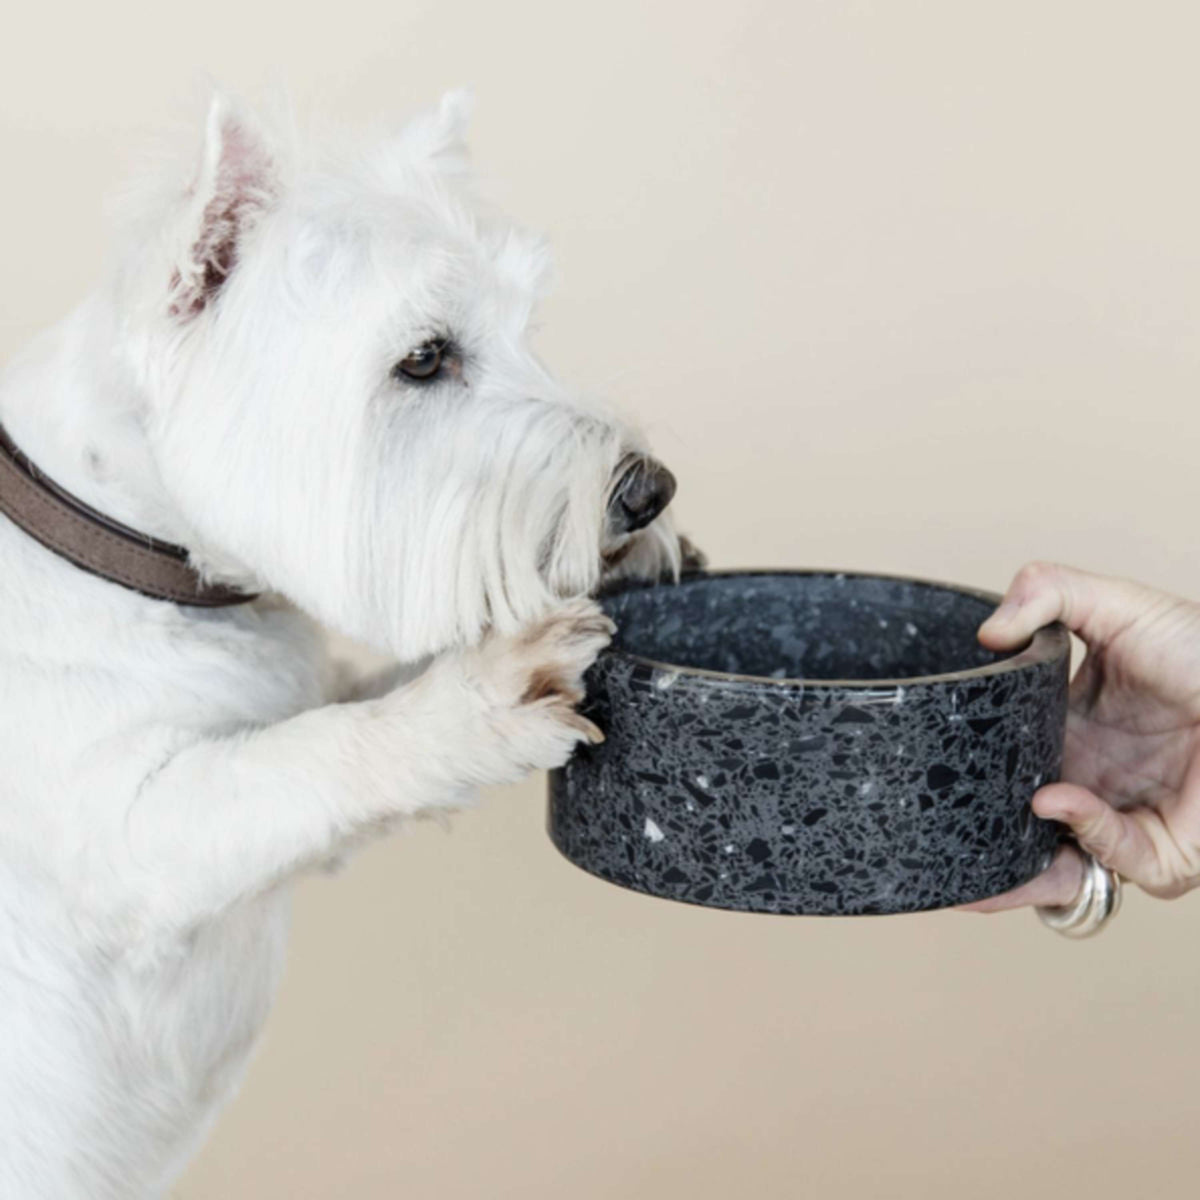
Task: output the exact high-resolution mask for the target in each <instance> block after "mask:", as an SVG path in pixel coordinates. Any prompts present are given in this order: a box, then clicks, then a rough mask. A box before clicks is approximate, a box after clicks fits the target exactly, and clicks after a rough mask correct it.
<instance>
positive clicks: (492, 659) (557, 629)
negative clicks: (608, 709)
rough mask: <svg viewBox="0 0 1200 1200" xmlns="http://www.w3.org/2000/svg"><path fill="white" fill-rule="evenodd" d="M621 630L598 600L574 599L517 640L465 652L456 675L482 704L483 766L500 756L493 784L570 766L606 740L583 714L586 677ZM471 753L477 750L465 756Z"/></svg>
mask: <svg viewBox="0 0 1200 1200" xmlns="http://www.w3.org/2000/svg"><path fill="white" fill-rule="evenodd" d="M614 631H615V626H614V625H613V623H612V621H610V620H609V619H608V617H606V616H605V615H604V613H603V612H601V611H600V608H599V606H598V605H596V603H595V602H594V601H592V600H587V599H578V600H570V601H567V602H566V603H564V604H562V605H561V606H560V607H558V608H557V609H555V610H554V611H553V612H551V613H550V614H549V615H548V616H547V617H546V618H544V619H543V620H541V621H539V622H538V623H537V624H536V625H533V626H531V627H530V628H528V629H526V630H523V631H522V632H520V633H518V634H515V635H512V636H500V635H493V636H491V637H488V638H487V639H485V640H484V642H483V643H482V644H481V645H480V646H478V647H476V648H474V649H471V650H465V651H460V652H459V653H458V654H457V655H456V656H455V658H456V662H455V669H456V670H457V671H458V672H459V673H460V678H461V680H462V682H464V683H465V684H467V686H468V688H469V689H470V691H471V693H472V694H473V695H474V696H475V697H476V698H477V706H478V714H477V715H478V718H479V723H480V726H481V728H480V734H479V736H480V740H481V741H482V742H485V743H489V745H486V746H485V745H478V746H477V750H476V752H477V753H479V754H480V764H481V765H483V764H484V763H485V762H487V761H488V760H489V759H490V758H491V757H492V756H494V755H498V759H499V760H500V761H496V762H495V763H494V765H493V769H492V770H491V771H490V772H489V775H490V778H489V780H488V781H489V782H507V781H509V780H512V779H516V778H520V777H521V776H522V775H525V774H526V773H528V772H529V771H531V770H537V769H544V770H550V769H553V768H554V767H559V766H562V764H563V763H565V762H566V761H567V759H568V758H570V756H571V754H572V752H573V751H574V749H575V746H576V745H577V744H578V743H579V742H582V741H588V742H593V743H596V742H601V741H603V740H604V735H603V734H602V733H601V732H600V730H599V729H598V728H597V727H596V726H595V725H594V724H593V723H592V722H591V721H589V720H588V719H587V718H586V717H584V716H583V715H581V714H580V713H579V712H577V711H576V705H578V704H579V702H580V701H581V700H582V699H583V695H584V687H583V676H584V673H585V672H586V671H587V669H588V667H590V666H591V665H592V663H593V662H594V661H595V659H596V656H597V655H598V654H599V653H600V651H601V650H603V649H604V647H605V646H607V645H608V643H609V641H610V640H611V638H612V635H613V633H614ZM465 752H466V753H467V754H471V753H472V750H471V749H470V748H467V749H466V751H465Z"/></svg>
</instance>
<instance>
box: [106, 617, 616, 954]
mask: <svg viewBox="0 0 1200 1200" xmlns="http://www.w3.org/2000/svg"><path fill="white" fill-rule="evenodd" d="M611 632H612V624H611V622H610V621H609V620H608V618H607V617H605V616H604V615H603V614H602V613H601V612H600V610H599V609H598V608H597V607H596V606H595V605H594V604H593V603H591V602H590V601H586V600H577V601H571V602H569V603H567V604H565V605H563V606H562V607H561V608H560V609H559V610H557V611H556V612H554V613H553V614H552V615H551V616H550V617H548V618H547V619H546V620H545V621H543V622H542V623H540V624H539V625H537V626H536V627H534V628H531V629H530V630H528V631H526V632H525V633H523V634H520V635H517V636H513V637H500V636H492V637H489V638H487V639H486V640H485V641H484V642H483V643H482V644H481V645H480V646H479V647H477V648H474V649H468V650H460V651H454V652H451V653H448V654H446V655H444V656H442V657H440V658H438V659H437V660H436V661H435V662H434V663H433V664H432V665H431V666H430V668H429V669H428V670H427V671H426V672H425V673H424V674H423V675H421V676H420V677H419V678H418V679H416V680H414V681H412V682H411V683H409V684H407V685H406V686H404V687H401V688H399V689H398V690H396V691H393V692H391V693H390V694H388V695H386V696H384V697H382V698H380V699H373V700H365V701H360V702H357V703H347V704H334V705H328V706H326V707H323V708H319V709H312V710H310V711H308V712H305V713H301V714H299V715H298V716H296V717H293V718H291V719H289V720H286V721H283V722H280V723H279V724H276V725H272V726H267V727H264V728H261V729H257V730H254V731H252V732H248V733H244V734H241V735H238V736H234V737H226V738H222V739H219V740H209V741H204V742H199V743H192V744H190V745H187V746H185V747H184V748H183V749H181V750H178V751H177V752H176V753H174V754H173V755H172V756H171V757H170V758H169V759H168V760H167V761H166V762H165V763H164V764H163V765H162V766H160V767H159V768H158V769H157V770H156V771H154V772H153V773H152V774H151V775H149V776H148V777H147V778H146V779H145V780H143V781H142V784H141V786H140V788H139V791H138V795H137V797H136V799H135V801H134V802H133V804H132V805H131V806H130V807H129V810H128V813H127V814H126V815H125V817H124V820H123V821H122V833H121V835H120V839H119V840H120V842H121V845H122V847H123V850H124V864H125V867H126V878H125V884H126V886H125V887H123V888H122V892H123V894H124V896H125V897H126V899H127V900H129V901H131V902H132V903H134V904H135V905H136V907H137V908H138V909H139V910H140V911H142V912H143V913H145V914H146V919H147V920H149V921H151V922H152V923H153V924H154V925H156V926H159V927H165V928H169V929H174V930H177V929H183V928H187V927H189V926H190V925H192V924H193V923H195V922H197V921H201V920H203V919H205V918H207V917H210V916H212V915H214V914H215V913H217V912H220V911H222V910H223V909H224V908H226V907H227V906H228V905H229V904H231V903H233V902H235V901H237V900H238V899H241V898H244V897H247V896H252V895H255V894H257V893H261V892H263V891H265V890H266V889H268V888H270V887H271V886H273V885H274V884H276V883H278V882H279V881H281V880H282V879H284V878H286V877H287V876H289V875H291V874H294V873H295V872H297V871H298V870H301V869H303V868H305V867H307V866H310V865H313V864H315V863H318V862H320V861H323V860H326V859H328V858H329V857H330V856H331V855H332V854H335V853H336V852H337V851H338V850H339V849H340V848H342V847H343V846H344V845H345V844H347V843H349V842H353V841H355V840H358V839H361V838H362V837H363V836H364V835H366V834H368V833H371V832H374V831H378V830H381V829H384V828H386V827H387V826H388V825H389V823H390V822H392V821H393V820H395V819H397V818H401V817H404V816H406V815H409V814H414V813H418V812H421V811H427V810H433V809H446V808H452V807H454V806H456V805H458V804H460V803H462V802H463V801H464V799H466V798H467V797H468V796H469V795H470V793H471V792H472V791H473V790H474V789H475V788H476V787H478V786H480V785H486V784H498V783H507V782H511V781H513V780H516V779H518V778H520V777H521V776H523V775H524V774H526V773H527V772H529V771H531V770H534V769H538V768H551V767H555V766H558V765H560V764H561V763H563V762H564V761H565V760H566V759H567V758H568V757H569V755H570V753H571V751H572V750H573V748H574V746H575V745H576V743H577V742H579V741H580V740H583V739H587V738H593V739H595V738H597V737H598V736H599V735H598V732H597V731H596V730H595V728H594V726H592V725H591V724H590V723H589V722H588V721H587V720H586V719H585V718H583V717H582V716H580V714H579V713H578V712H576V710H575V705H576V704H577V703H578V702H579V700H580V699H582V696H583V689H582V683H581V680H582V675H583V672H584V671H585V670H586V669H587V667H588V666H589V665H590V664H591V662H592V661H593V659H594V658H595V656H596V654H597V653H599V651H600V650H601V649H602V648H603V646H604V645H605V644H606V643H607V641H608V639H609V637H610V635H611ZM130 889H132V891H131V890H130Z"/></svg>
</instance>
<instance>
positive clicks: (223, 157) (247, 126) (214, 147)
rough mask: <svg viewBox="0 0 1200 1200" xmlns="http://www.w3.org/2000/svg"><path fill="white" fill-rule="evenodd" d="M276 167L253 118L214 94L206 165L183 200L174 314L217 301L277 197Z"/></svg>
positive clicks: (184, 315) (193, 313) (189, 313)
mask: <svg viewBox="0 0 1200 1200" xmlns="http://www.w3.org/2000/svg"><path fill="white" fill-rule="evenodd" d="M278 190H279V185H278V166H277V163H276V160H275V156H274V155H273V154H272V152H271V149H270V146H269V144H268V140H267V137H266V135H265V134H264V132H263V131H262V129H261V128H260V127H259V126H258V124H257V122H256V121H255V120H254V119H253V117H252V116H251V115H250V114H249V113H248V112H247V111H245V110H244V109H243V108H242V107H241V106H240V105H238V104H237V103H235V102H234V101H232V100H231V99H229V98H228V97H226V96H225V95H223V94H221V93H217V94H216V95H214V96H213V98H212V102H211V103H210V105H209V109H208V118H207V120H206V122H205V127H204V145H203V148H202V151H201V157H200V164H199V167H198V168H197V170H196V174H195V177H194V178H193V180H192V184H191V186H190V188H189V189H188V192H187V194H186V197H185V200H184V209H183V215H182V221H181V225H180V235H181V237H180V244H179V252H178V254H177V256H176V263H175V270H174V273H173V275H172V278H171V295H170V313H171V315H172V316H173V317H177V318H181V319H184V320H190V319H192V318H194V317H197V316H199V314H200V313H202V312H203V311H204V310H205V309H206V308H207V307H208V306H209V305H210V304H211V303H212V301H213V300H214V298H215V297H216V295H217V293H218V292H219V291H220V289H221V287H222V285H223V284H224V283H225V280H226V279H228V278H229V275H230V274H231V273H232V271H233V270H234V267H235V266H236V265H237V261H238V256H239V253H240V250H241V247H242V244H243V243H244V240H245V238H246V237H247V236H248V234H249V233H250V231H251V230H252V229H253V228H254V226H255V224H256V223H257V222H258V221H259V219H260V218H261V217H262V215H263V214H264V213H265V212H266V211H267V210H268V209H269V208H270V207H271V206H272V205H273V204H274V202H275V200H276V198H277V196H278Z"/></svg>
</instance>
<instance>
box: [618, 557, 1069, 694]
mask: <svg viewBox="0 0 1200 1200" xmlns="http://www.w3.org/2000/svg"><path fill="white" fill-rule="evenodd" d="M781 575H783V576H804V577H822V578H832V579H880V580H884V581H888V582H893V583H915V584H918V585H920V586H921V587H928V588H933V589H936V590H940V591H946V592H954V593H956V594H958V595H961V596H968V597H971V598H973V599H976V600H983V601H986V602H987V603H988V604H990V605H992V607H993V608H994V607H996V606H997V605H999V603H1000V602H1001V600H1002V599H1003V597H1002V596H1000V595H999V594H998V593H996V592H991V591H987V590H985V589H983V588H976V587H970V586H968V585H965V584H960V583H947V582H946V581H944V580H940V579H926V578H924V577H922V576H919V575H902V574H891V573H888V572H884V571H859V570H842V569H838V568H830V567H740V568H739V567H735V568H729V569H725V570H718V571H707V570H706V571H693V572H689V573H688V574H686V575H683V576H681V577H680V578H679V579H678V580H676V581H674V582H669V581H668V582H655V581H646V580H621V581H620V582H618V583H615V584H613V585H611V586H609V587H607V588H604V589H602V590H601V591H600V593H599V594H598V596H597V599H598V600H599V602H600V603H601V604H603V603H604V601H606V600H610V599H613V598H615V597H617V596H621V595H626V594H628V593H631V592H640V591H649V590H650V589H653V588H660V587H687V586H688V584H690V583H695V582H699V581H700V580H706V579H746V578H755V577H764V576H771V577H778V576H781ZM1070 652H1071V637H1070V634H1069V633H1068V631H1067V628H1066V626H1065V625H1063V624H1062V623H1061V622H1059V621H1054V622H1052V623H1051V624H1049V625H1043V626H1042V627H1041V628H1040V629H1038V630H1037V631H1036V632H1035V633H1034V635H1033V637H1032V638H1031V639H1030V641H1029V642H1028V644H1026V645H1025V646H1024V647H1023V648H1022V649H1020V650H1018V651H1016V652H1014V653H1013V654H1010V655H1007V656H1005V657H1004V658H1002V659H1000V661H999V662H994V663H985V664H984V665H983V666H981V667H968V668H966V669H964V670H962V671H943V672H941V673H939V674H936V675H910V676H907V677H900V678H896V679H808V678H797V677H788V678H780V679H777V678H775V677H774V676H772V675H742V674H738V673H735V672H732V671H713V670H710V669H709V668H706V667H691V666H687V665H686V664H683V663H671V662H665V661H663V660H661V659H656V658H651V657H649V656H648V655H645V654H636V653H634V652H633V651H631V650H625V649H621V648H616V647H613V646H609V647H608V648H607V649H605V650H604V651H603V653H602V655H601V657H611V658H618V659H623V660H625V661H628V662H631V663H634V664H637V665H639V666H647V667H651V668H653V669H654V670H656V671H663V672H667V673H669V674H671V675H673V676H676V677H682V678H685V679H695V680H697V681H700V682H711V683H717V684H719V683H736V684H741V685H746V686H751V685H753V686H758V687H770V688H781V689H785V690H786V689H788V688H791V689H793V690H795V689H801V690H803V689H808V688H837V689H840V690H843V691H848V692H858V693H875V692H887V693H895V692H896V691H897V690H898V689H905V688H910V687H930V686H937V685H939V684H947V683H969V682H971V681H973V680H978V679H990V678H992V677H993V676H997V675H1009V674H1014V673H1016V672H1018V671H1023V670H1028V669H1029V668H1030V667H1035V666H1039V665H1042V664H1044V663H1051V662H1056V661H1057V660H1058V659H1060V658H1066V657H1068V656H1069V655H1070Z"/></svg>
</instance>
